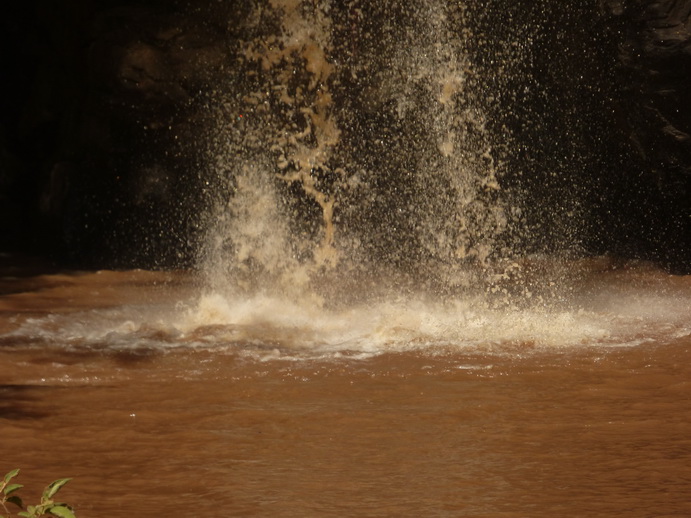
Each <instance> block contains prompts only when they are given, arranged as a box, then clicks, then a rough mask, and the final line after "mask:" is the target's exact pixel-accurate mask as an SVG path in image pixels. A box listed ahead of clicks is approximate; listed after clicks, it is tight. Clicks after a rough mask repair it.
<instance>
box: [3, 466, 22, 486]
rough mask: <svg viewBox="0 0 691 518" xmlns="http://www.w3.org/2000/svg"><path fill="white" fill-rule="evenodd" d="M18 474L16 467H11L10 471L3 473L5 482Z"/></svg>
mask: <svg viewBox="0 0 691 518" xmlns="http://www.w3.org/2000/svg"><path fill="white" fill-rule="evenodd" d="M18 474H19V470H18V469H13V470H12V471H10V472H9V473H8V474H7V475H5V484H7V483H8V482H9V481H10V480H12V479H13V478H14V477H16V476H17V475H18Z"/></svg>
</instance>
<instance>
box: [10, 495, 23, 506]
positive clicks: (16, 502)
mask: <svg viewBox="0 0 691 518" xmlns="http://www.w3.org/2000/svg"><path fill="white" fill-rule="evenodd" d="M6 501H7V502H9V503H11V504H14V505H16V506H17V507H19V508H20V509H24V502H22V499H21V498H19V497H18V496H17V495H12V496H11V497H9V498H8V499H7V500H6Z"/></svg>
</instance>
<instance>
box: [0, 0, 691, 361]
mask: <svg viewBox="0 0 691 518" xmlns="http://www.w3.org/2000/svg"><path fill="white" fill-rule="evenodd" d="M369 4H370V3H365V2H358V1H353V2H351V3H350V4H349V5H348V6H347V7H343V6H336V5H332V4H331V3H330V2H308V1H302V2H301V1H298V0H270V1H268V2H259V3H258V4H257V5H256V8H255V10H254V11H253V15H252V16H251V17H249V18H248V20H247V21H246V27H245V28H244V29H245V33H246V34H247V38H246V39H245V40H242V41H238V42H235V43H234V44H235V45H236V55H237V62H235V63H233V64H232V66H229V70H231V71H232V72H229V75H228V79H227V83H225V84H219V85H218V91H217V93H216V95H215V103H214V104H213V106H212V110H213V111H214V116H215V124H214V127H213V128H212V131H211V132H210V134H211V136H210V137H206V136H205V137H203V139H204V140H203V141H202V142H200V143H199V145H200V147H203V148H205V149H207V163H208V170H209V178H210V180H209V184H210V185H213V186H214V188H215V189H216V192H215V194H216V196H215V199H214V203H213V206H212V207H211V208H210V209H209V214H208V216H207V218H206V221H208V235H207V242H206V245H205V246H204V247H203V249H202V250H200V271H201V272H202V275H201V276H202V280H201V282H200V283H199V284H201V287H199V288H196V289H194V290H189V289H185V290H182V291H181V290H178V289H176V288H174V287H173V288H170V289H169V290H168V291H167V292H166V293H167V296H166V297H164V298H162V299H157V300H156V301H151V302H147V303H142V304H131V303H127V304H125V305H121V306H118V305H114V306H113V307H108V308H103V309H87V310H83V311H79V312H69V313H64V314H55V315H49V316H37V317H33V316H32V317H28V318H24V319H23V318H17V319H15V320H14V321H13V322H11V323H9V324H7V325H6V326H5V327H6V328H7V332H6V333H5V334H4V335H3V338H2V339H3V341H4V342H5V343H7V344H14V343H41V344H46V343H49V344H59V345H66V346H69V347H76V348H81V347H86V348H116V349H127V348H133V349H142V348H143V349H152V348H153V349H164V350H168V349H173V348H179V347H184V348H194V349H197V348H203V349H213V350H218V351H221V350H223V351H228V352H231V353H239V354H248V355H250V356H253V357H255V356H256V357H260V358H315V357H316V358H321V357H341V356H344V355H346V356H354V357H369V356H372V355H378V354H383V353H387V352H400V351H408V350H423V351H427V352H430V353H433V354H437V353H440V354H446V353H452V352H454V351H467V350H473V351H481V352H491V353H499V352H519V353H521V352H525V351H531V350H535V349H543V348H548V349H552V348H555V347H583V346H622V345H628V346H630V345H638V344H641V343H645V342H647V341H650V340H674V339H676V338H681V337H685V336H688V335H689V334H690V333H691V324H690V323H689V320H690V319H689V318H688V317H689V315H691V295H690V294H689V285H688V282H687V280H686V279H683V278H672V277H668V276H666V275H664V274H662V273H660V272H658V271H656V270H655V269H653V268H649V267H647V266H645V265H639V266H637V267H635V268H628V267H627V268H625V269H622V268H618V265H617V264H615V263H614V262H610V261H608V260H590V261H574V260H570V261H566V260H563V259H560V258H558V257H550V258H544V257H543V258H536V257H530V258H526V257H521V253H520V252H521V251H520V250H510V249H507V247H506V245H505V244H504V243H508V242H511V240H510V239H505V237H506V235H507V234H509V233H511V232H515V231H516V230H515V229H514V228H513V226H512V221H511V218H510V216H509V215H510V214H513V213H516V212H517V211H516V209H517V208H516V207H511V208H510V207H509V206H510V201H509V200H508V199H507V198H506V197H505V196H504V194H503V192H502V189H501V181H500V180H501V177H500V171H499V170H498V166H497V164H496V163H495V161H494V158H493V154H492V145H491V139H490V135H489V134H488V131H487V130H486V125H485V123H486V121H485V118H484V114H483V110H482V102H481V96H482V95H483V93H482V92H480V91H479V89H478V87H477V82H476V81H474V79H473V74H474V72H473V67H472V63H471V62H470V60H469V58H468V55H467V52H466V49H467V46H468V45H472V38H473V35H472V34H471V33H470V32H469V31H468V29H467V28H466V24H465V21H464V16H465V12H464V10H463V8H462V6H450V5H446V4H445V3H444V2H441V1H433V2H423V3H411V4H410V5H409V4H401V5H398V6H393V5H384V6H380V5H369ZM417 4H421V5H417ZM510 209H511V210H510ZM97 279H98V277H84V278H82V285H83V286H84V287H87V288H88V287H89V286H90V283H92V282H96V281H97ZM111 282H112V283H113V286H115V287H114V288H113V289H118V288H117V287H118V286H120V288H123V289H124V287H125V286H127V283H126V282H125V281H123V280H122V279H120V278H118V276H117V275H115V276H113V277H112V278H111ZM166 282H167V281H165V280H164V281H163V284H164V285H165V284H166ZM121 283H122V285H121ZM77 284H78V285H79V283H77ZM129 302H131V301H129Z"/></svg>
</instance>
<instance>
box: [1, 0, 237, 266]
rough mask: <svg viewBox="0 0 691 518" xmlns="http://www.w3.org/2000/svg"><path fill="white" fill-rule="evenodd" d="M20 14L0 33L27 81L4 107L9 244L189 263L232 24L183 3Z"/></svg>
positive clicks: (31, 6)
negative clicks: (201, 148)
mask: <svg viewBox="0 0 691 518" xmlns="http://www.w3.org/2000/svg"><path fill="white" fill-rule="evenodd" d="M23 9H24V12H23V13H21V16H19V17H18V18H17V19H11V20H8V19H6V20H5V25H7V27H6V29H7V31H4V30H3V33H4V34H6V36H7V39H8V40H9V41H8V42H7V45H6V48H14V49H16V54H15V55H14V56H12V57H11V60H12V62H11V63H10V64H9V68H10V69H12V70H15V71H16V72H15V73H16V74H22V77H18V78H16V79H17V82H16V83H13V85H12V86H13V87H12V89H11V91H10V92H8V93H7V94H6V95H5V96H4V98H3V106H2V108H3V120H2V130H3V131H2V134H1V135H2V140H0V145H1V147H0V150H2V155H0V160H1V161H2V174H1V175H0V196H2V199H3V202H5V203H3V204H2V209H0V210H2V221H3V228H2V230H3V233H4V234H5V236H7V238H8V239H7V241H6V244H5V246H15V247H30V248H33V249H34V250H36V251H39V252H45V251H47V250H50V251H51V252H53V253H56V254H57V255H58V256H60V257H68V258H71V259H72V260H75V261H77V262H78V263H82V264H94V265H114V264H122V265H143V266H155V265H156V264H161V265H168V266H170V265H174V264H176V263H184V262H185V261H189V260H190V258H191V256H192V249H193V248H194V246H195V240H196V239H198V233H199V231H198V229H199V226H200V221H199V216H198V214H199V213H201V210H197V209H198V208H197V207H195V206H194V205H195V204H203V203H204V196H205V195H204V192H203V188H202V187H201V186H200V185H199V184H200V183H201V182H202V180H201V179H200V173H199V171H198V170H197V168H198V156H197V154H196V148H197V146H196V145H195V144H196V140H197V139H199V137H200V131H202V129H203V128H205V127H206V126H207V124H206V121H205V120H204V117H205V115H204V114H205V110H203V109H202V107H203V104H204V102H205V98H204V93H207V92H208V91H209V90H210V89H211V88H212V85H214V84H215V83H216V76H217V75H218V74H219V72H220V71H221V70H222V68H223V66H224V64H225V63H226V62H227V60H228V55H227V54H228V50H227V49H228V47H227V45H226V41H227V38H228V37H229V36H230V35H232V34H230V33H229V31H228V29H227V18H226V17H225V16H224V17H223V18H215V17H214V16H213V13H212V12H211V8H209V9H201V10H195V9H190V8H187V7H186V6H184V5H182V4H180V3H178V2H139V3H136V4H130V5H127V6H119V5H116V4H115V3H112V4H111V3H108V2H90V1H78V0H74V1H70V2H61V3H60V4H59V5H58V4H55V3H54V2H41V1H39V2H31V3H28V4H26V6H25V7H24V8H23ZM217 22H218V24H217ZM191 193H196V194H191ZM27 216H28V219H27Z"/></svg>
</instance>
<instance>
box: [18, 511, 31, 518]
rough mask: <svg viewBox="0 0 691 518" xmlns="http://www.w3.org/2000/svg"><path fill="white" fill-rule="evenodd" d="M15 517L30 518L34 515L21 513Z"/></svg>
mask: <svg viewBox="0 0 691 518" xmlns="http://www.w3.org/2000/svg"><path fill="white" fill-rule="evenodd" d="M17 516H23V517H24V518H32V517H33V516H35V515H34V514H33V513H28V512H26V511H22V512H21V513H17Z"/></svg>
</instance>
